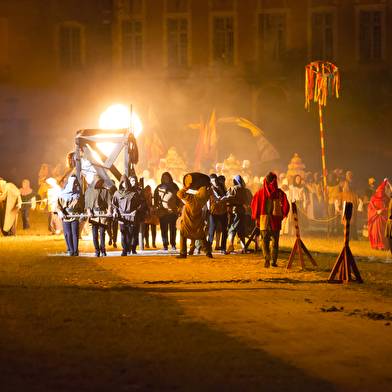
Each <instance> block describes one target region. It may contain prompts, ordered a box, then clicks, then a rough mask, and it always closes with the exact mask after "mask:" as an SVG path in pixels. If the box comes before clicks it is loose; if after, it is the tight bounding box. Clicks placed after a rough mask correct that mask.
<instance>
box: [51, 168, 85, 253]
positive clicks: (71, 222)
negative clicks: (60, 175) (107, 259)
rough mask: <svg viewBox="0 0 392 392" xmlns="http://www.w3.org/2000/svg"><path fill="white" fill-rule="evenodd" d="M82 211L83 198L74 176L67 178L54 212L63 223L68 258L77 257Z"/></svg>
mask: <svg viewBox="0 0 392 392" xmlns="http://www.w3.org/2000/svg"><path fill="white" fill-rule="evenodd" d="M83 210H84V197H83V194H82V190H81V188H80V184H79V181H78V179H77V177H76V175H75V174H71V175H70V176H69V177H68V180H67V182H66V183H65V184H64V186H63V188H62V189H61V192H60V194H59V197H58V199H57V204H56V206H55V211H56V212H57V215H58V217H59V218H60V219H61V220H62V221H63V233H64V239H65V243H66V245H67V252H68V254H69V255H70V256H79V217H75V216H74V215H80V214H81V213H83Z"/></svg>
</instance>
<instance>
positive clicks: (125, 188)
mask: <svg viewBox="0 0 392 392" xmlns="http://www.w3.org/2000/svg"><path fill="white" fill-rule="evenodd" d="M112 207H113V217H114V218H115V219H119V221H120V230H121V245H122V252H121V256H126V255H127V254H128V253H132V254H136V246H137V240H138V233H139V222H138V216H137V213H138V211H139V210H140V209H141V207H142V197H141V192H140V190H139V189H138V182H137V177H136V176H131V177H130V179H128V177H127V176H126V175H125V174H124V175H122V176H121V179H120V184H119V186H118V190H117V191H116V192H115V193H114V195H113V200H112ZM122 214H130V215H125V216H123V215H122Z"/></svg>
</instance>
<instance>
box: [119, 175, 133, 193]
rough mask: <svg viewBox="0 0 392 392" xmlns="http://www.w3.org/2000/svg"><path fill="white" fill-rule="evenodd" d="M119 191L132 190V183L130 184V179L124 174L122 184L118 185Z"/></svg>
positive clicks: (121, 179)
mask: <svg viewBox="0 0 392 392" xmlns="http://www.w3.org/2000/svg"><path fill="white" fill-rule="evenodd" d="M118 189H119V190H125V191H129V190H130V189H131V183H130V182H129V179H128V177H127V176H126V175H125V174H123V175H122V176H121V178H120V184H119V185H118Z"/></svg>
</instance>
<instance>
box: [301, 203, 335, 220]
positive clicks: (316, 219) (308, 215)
mask: <svg viewBox="0 0 392 392" xmlns="http://www.w3.org/2000/svg"><path fill="white" fill-rule="evenodd" d="M297 208H298V209H299V210H300V211H301V212H302V213H303V214H304V215H305V216H307V217H308V218H309V219H310V220H313V221H315V222H330V221H332V220H334V219H336V218H340V217H341V215H340V214H338V215H335V216H334V217H332V218H329V219H315V218H312V217H311V216H309V215H308V214H307V213H306V212H305V211H303V210H302V209H301V208H300V207H298V204H297Z"/></svg>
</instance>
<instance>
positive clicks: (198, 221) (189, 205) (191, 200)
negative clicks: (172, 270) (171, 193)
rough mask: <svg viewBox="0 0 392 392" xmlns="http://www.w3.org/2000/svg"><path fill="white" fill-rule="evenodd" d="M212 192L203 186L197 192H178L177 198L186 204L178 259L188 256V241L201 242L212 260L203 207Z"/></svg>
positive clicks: (187, 190)
mask: <svg viewBox="0 0 392 392" xmlns="http://www.w3.org/2000/svg"><path fill="white" fill-rule="evenodd" d="M210 195H211V191H210V190H208V189H207V187H205V186H202V187H200V188H199V189H198V190H197V191H195V190H192V189H188V188H187V187H184V188H182V189H181V190H179V191H178V193H177V196H178V197H179V198H180V199H181V200H182V201H183V202H184V203H185V207H184V212H183V218H182V221H181V229H180V255H179V256H177V257H178V258H186V256H187V246H186V241H187V239H188V238H189V239H191V240H192V243H193V241H196V240H199V241H200V242H201V245H202V247H203V248H204V249H205V250H206V255H207V256H208V257H210V258H212V253H211V246H210V243H209V242H208V241H207V239H206V235H205V232H204V218H203V207H204V206H205V205H206V203H207V200H208V199H209V198H210Z"/></svg>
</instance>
